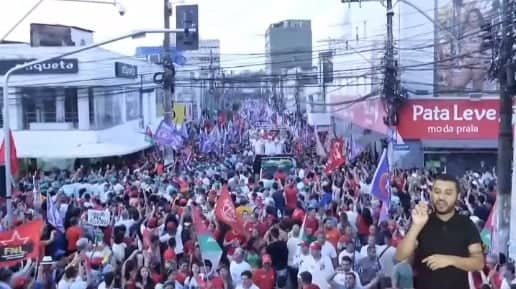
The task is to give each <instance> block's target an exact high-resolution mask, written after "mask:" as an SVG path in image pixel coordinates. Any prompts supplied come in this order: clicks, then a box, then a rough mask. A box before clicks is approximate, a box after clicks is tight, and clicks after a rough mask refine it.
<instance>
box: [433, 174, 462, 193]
mask: <svg viewBox="0 0 516 289" xmlns="http://www.w3.org/2000/svg"><path fill="white" fill-rule="evenodd" d="M437 181H443V182H452V183H453V184H454V185H455V189H456V190H457V194H460V185H459V181H458V180H457V178H456V177H454V176H452V175H448V174H439V175H436V176H435V178H434V184H435V182H437Z"/></svg>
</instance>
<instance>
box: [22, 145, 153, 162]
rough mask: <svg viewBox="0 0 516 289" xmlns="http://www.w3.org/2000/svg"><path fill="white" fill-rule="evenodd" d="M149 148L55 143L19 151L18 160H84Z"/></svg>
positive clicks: (141, 146)
mask: <svg viewBox="0 0 516 289" xmlns="http://www.w3.org/2000/svg"><path fill="white" fill-rule="evenodd" d="M149 147H150V144H149V143H139V144H136V145H134V144H132V145H125V144H115V143H94V144H81V145H76V146H66V145H60V144H58V143H56V145H54V146H48V147H41V148H39V149H37V150H29V149H21V148H20V150H19V151H20V153H18V157H19V158H39V159H79V158H80V159H86V158H103V157H111V156H124V155H128V154H132V153H136V152H139V151H142V150H144V149H147V148H149Z"/></svg>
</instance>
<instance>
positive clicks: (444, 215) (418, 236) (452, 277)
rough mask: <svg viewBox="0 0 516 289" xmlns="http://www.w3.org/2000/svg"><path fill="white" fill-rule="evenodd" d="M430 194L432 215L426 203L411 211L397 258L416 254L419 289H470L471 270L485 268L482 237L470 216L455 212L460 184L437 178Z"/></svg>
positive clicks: (415, 264)
mask: <svg viewBox="0 0 516 289" xmlns="http://www.w3.org/2000/svg"><path fill="white" fill-rule="evenodd" d="M430 195H431V198H432V209H433V212H432V213H429V207H428V205H427V204H426V203H424V202H422V203H419V204H418V205H416V207H415V208H414V209H413V210H412V225H411V227H410V230H409V231H408V232H407V234H406V236H405V238H404V239H403V240H402V241H401V243H400V244H399V245H398V248H397V250H396V259H397V260H398V261H404V260H407V259H408V258H409V257H410V256H411V255H412V254H414V256H415V259H414V268H415V270H416V274H417V280H416V281H417V285H416V288H418V289H468V288H469V286H468V271H478V270H481V269H482V268H483V267H484V256H483V253H482V246H481V240H480V234H479V232H478V230H477V228H476V227H475V224H474V223H473V222H472V221H471V220H470V219H469V218H468V217H466V216H463V215H460V214H459V213H458V212H456V211H455V204H456V203H457V200H458V198H459V183H458V182H457V180H456V179H455V178H454V177H452V176H449V175H440V176H437V177H436V179H435V181H434V183H433V188H432V192H431V194H430Z"/></svg>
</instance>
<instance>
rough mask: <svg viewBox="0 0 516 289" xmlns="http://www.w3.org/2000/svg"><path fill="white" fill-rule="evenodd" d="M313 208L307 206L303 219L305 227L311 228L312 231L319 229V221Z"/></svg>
mask: <svg viewBox="0 0 516 289" xmlns="http://www.w3.org/2000/svg"><path fill="white" fill-rule="evenodd" d="M316 212H317V211H316V210H315V208H309V211H308V216H306V220H305V228H310V229H312V232H316V231H317V229H319V221H318V220H317V217H316V216H315V214H316Z"/></svg>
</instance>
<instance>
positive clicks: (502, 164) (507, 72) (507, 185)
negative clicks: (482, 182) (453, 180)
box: [495, 0, 514, 254]
mask: <svg viewBox="0 0 516 289" xmlns="http://www.w3.org/2000/svg"><path fill="white" fill-rule="evenodd" d="M502 5H503V6H502V9H503V16H502V17H503V19H502V33H503V39H502V51H501V55H500V61H501V63H500V64H501V65H500V67H501V69H500V72H499V82H500V93H501V95H500V130H499V137H498V160H497V170H498V171H497V178H498V197H497V205H496V209H497V218H496V219H497V220H496V228H497V230H496V234H497V238H496V240H497V242H496V243H497V244H495V246H496V247H495V249H496V251H498V252H500V253H505V254H507V252H508V244H509V227H510V198H511V169H512V149H513V148H512V139H513V135H512V95H511V91H510V90H509V85H508V84H509V83H510V82H509V81H510V80H509V78H512V77H514V76H513V74H512V73H511V70H512V68H511V58H512V44H513V38H512V35H513V33H512V28H511V25H512V23H511V12H510V9H509V5H510V4H509V0H503V2H502ZM511 82H512V81H511Z"/></svg>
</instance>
